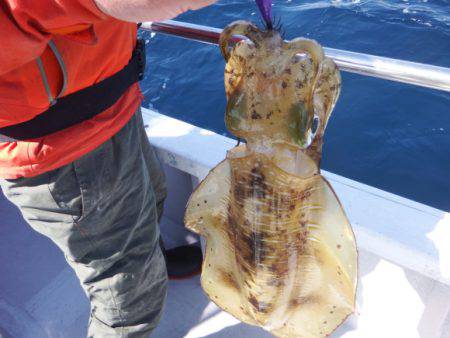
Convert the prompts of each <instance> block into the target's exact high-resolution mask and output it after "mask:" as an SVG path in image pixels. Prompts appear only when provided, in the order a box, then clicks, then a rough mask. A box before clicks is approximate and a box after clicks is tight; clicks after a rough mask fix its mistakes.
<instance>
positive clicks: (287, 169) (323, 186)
mask: <svg viewBox="0 0 450 338" xmlns="http://www.w3.org/2000/svg"><path fill="white" fill-rule="evenodd" d="M235 36H242V37H245V39H243V40H240V41H238V42H237V43H235V42H236V39H235V38H234V37H235ZM219 42H220V47H221V51H222V54H223V56H224V58H225V61H226V66H225V75H224V79H225V91H226V97H227V106H226V113H225V124H226V127H227V129H228V130H229V131H230V132H231V133H232V134H233V135H235V136H236V137H238V138H240V139H242V140H245V143H244V144H241V145H239V146H236V147H234V148H233V149H231V150H229V151H228V152H227V155H226V158H225V159H224V160H223V161H222V162H221V163H219V164H218V165H217V166H216V167H215V168H214V169H212V170H211V171H210V172H209V174H208V175H207V177H206V178H205V179H204V180H203V181H202V182H201V183H200V184H199V186H198V187H197V189H196V190H195V191H194V192H193V194H192V195H191V197H190V199H189V201H188V204H187V208H186V212H185V224H186V226H187V228H188V229H190V230H192V231H194V232H196V233H198V234H200V235H201V236H203V237H204V238H205V240H206V249H205V258H204V261H203V269H202V276H201V284H202V287H203V290H204V291H205V292H206V294H207V295H208V297H209V298H210V299H211V300H212V301H213V302H214V303H216V304H217V305H218V306H219V307H220V308H222V309H223V310H224V311H227V312H228V313H230V314H231V315H233V316H234V317H236V318H237V319H239V320H240V321H242V322H245V323H248V324H251V325H257V326H260V327H262V328H263V329H265V330H267V331H269V332H271V333H272V334H273V335H274V336H276V337H285V338H291V337H299V338H316V337H325V336H327V335H329V334H331V333H332V332H333V331H334V330H335V329H336V328H337V327H338V326H339V325H340V324H342V323H343V322H344V321H345V319H346V318H347V317H348V316H349V315H350V314H352V313H353V312H354V309H355V294H356V284H357V269H358V264H357V248H356V243H355V237H354V234H353V231H352V228H351V225H350V223H349V221H348V219H347V217H346V215H345V212H344V210H343V208H342V205H341V203H340V202H339V199H338V197H337V196H336V194H335V192H334V191H333V188H332V187H331V185H330V184H329V183H328V181H327V180H326V179H325V178H324V177H323V176H322V175H321V173H320V161H321V157H322V145H323V135H324V131H325V127H326V125H327V122H328V119H329V117H330V114H331V112H332V110H333V108H334V106H335V104H336V101H337V99H338V96H339V93H340V86H341V78H340V73H339V70H338V69H337V67H336V65H335V63H334V62H333V61H332V60H331V59H330V58H327V57H326V56H325V55H324V51H323V49H322V47H321V46H320V45H319V44H318V43H317V42H315V41H313V40H309V39H304V38H296V39H293V40H291V41H284V40H283V39H282V37H281V36H280V34H279V32H277V30H276V29H273V28H268V29H265V30H260V29H259V28H258V27H257V26H256V25H254V24H252V23H249V22H246V21H236V22H233V23H232V24H230V25H228V26H227V27H226V28H225V29H224V30H223V32H222V33H221V36H220V41H219ZM232 43H233V45H232Z"/></svg>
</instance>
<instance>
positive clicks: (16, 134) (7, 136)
mask: <svg viewBox="0 0 450 338" xmlns="http://www.w3.org/2000/svg"><path fill="white" fill-rule="evenodd" d="M144 70H145V43H144V42H143V41H142V40H138V41H137V44H136V48H135V50H134V51H133V56H132V58H131V60H130V62H129V63H128V64H127V65H126V66H125V67H124V68H123V69H122V70H120V71H119V72H117V73H116V74H114V75H112V76H110V77H108V78H106V79H104V80H103V81H101V82H99V83H96V84H94V85H92V86H89V87H87V88H84V89H81V90H79V91H77V92H75V93H72V94H69V95H67V96H64V97H62V98H60V99H58V101H57V102H56V103H55V104H54V105H52V106H51V107H50V108H49V109H47V110H46V111H45V112H43V113H41V114H39V115H37V116H36V117H34V118H33V119H31V120H28V121H25V122H22V123H19V124H15V125H12V126H8V127H4V128H0V142H14V141H23V140H29V139H34V138H40V137H44V136H46V135H49V134H52V133H55V132H57V131H60V130H63V129H66V128H69V127H71V126H73V125H76V124H78V123H81V122H83V121H86V120H89V119H91V118H92V117H94V116H96V115H98V114H100V113H102V112H104V111H105V110H106V109H108V108H109V107H111V106H113V105H114V103H115V102H117V100H119V98H120V97H121V96H122V95H123V94H124V93H125V91H126V90H127V89H128V88H129V87H130V86H131V85H132V84H134V83H136V82H138V81H139V80H142V78H143V76H144Z"/></svg>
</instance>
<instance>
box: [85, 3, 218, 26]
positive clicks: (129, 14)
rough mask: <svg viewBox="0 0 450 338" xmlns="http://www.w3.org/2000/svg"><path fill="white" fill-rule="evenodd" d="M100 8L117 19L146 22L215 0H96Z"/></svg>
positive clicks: (166, 17)
mask: <svg viewBox="0 0 450 338" xmlns="http://www.w3.org/2000/svg"><path fill="white" fill-rule="evenodd" d="M94 1H95V3H96V4H97V6H98V8H100V10H101V11H102V12H104V13H106V14H108V15H110V16H112V17H114V18H116V19H119V20H124V21H131V22H144V21H163V20H168V19H172V18H174V17H176V16H177V15H180V14H181V13H184V12H186V11H188V10H196V9H199V8H202V7H206V6H208V5H211V4H213V3H214V2H216V1H215V0H94Z"/></svg>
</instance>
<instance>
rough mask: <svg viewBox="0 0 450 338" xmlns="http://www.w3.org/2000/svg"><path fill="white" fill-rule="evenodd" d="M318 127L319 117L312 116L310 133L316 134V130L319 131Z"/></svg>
mask: <svg viewBox="0 0 450 338" xmlns="http://www.w3.org/2000/svg"><path fill="white" fill-rule="evenodd" d="M319 125H320V119H319V116H317V115H314V118H313V121H312V125H311V133H312V134H313V135H315V134H316V132H317V130H318V129H319Z"/></svg>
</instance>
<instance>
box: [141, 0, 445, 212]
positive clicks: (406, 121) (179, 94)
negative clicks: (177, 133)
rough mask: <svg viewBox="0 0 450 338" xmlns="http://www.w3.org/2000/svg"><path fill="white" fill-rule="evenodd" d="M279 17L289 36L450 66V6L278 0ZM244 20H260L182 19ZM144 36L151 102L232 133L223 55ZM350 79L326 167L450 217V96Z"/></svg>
mask: <svg viewBox="0 0 450 338" xmlns="http://www.w3.org/2000/svg"><path fill="white" fill-rule="evenodd" d="M273 10H274V15H275V16H276V17H277V18H279V19H280V20H281V22H282V24H283V28H284V30H285V31H286V38H287V39H292V38H294V37H298V36H303V37H308V38H313V39H315V40H317V41H318V42H319V43H321V44H322V45H323V46H327V47H332V48H339V49H345V50H350V51H355V52H362V53H369V54H375V55H380V56H386V57H392V58H399V59H404V60H409V61H415V62H423V63H428V64H433V65H438V66H444V67H450V0H384V1H382V0H371V1H369V0H353V1H351V0H339V1H338V0H322V1H313V0H305V1H303V0H281V1H277V0H275V1H274V6H273ZM237 19H244V20H251V21H254V22H256V23H259V22H260V18H259V14H258V12H257V9H256V5H255V4H254V2H253V1H244V0H242V1H238V0H235V1H225V0H223V1H219V2H217V3H216V4H215V5H213V6H211V7H208V8H206V9H202V10H200V11H197V12H189V13H185V14H183V15H182V16H180V17H178V18H177V20H181V21H187V22H191V23H197V24H203V25H209V26H213V27H218V28H223V27H224V26H226V25H227V24H228V23H230V22H232V21H234V20H237ZM144 35H145V37H146V39H147V42H148V44H147V52H148V70H147V77H146V79H145V80H144V81H143V83H142V89H143V92H144V94H145V97H146V99H145V102H144V105H145V106H146V107H153V108H155V109H157V110H159V111H160V112H162V113H164V114H167V115H169V116H172V117H175V118H178V119H182V120H185V121H188V122H190V123H193V124H195V125H197V126H201V127H203V128H206V129H210V130H213V131H215V132H217V133H220V134H224V135H228V134H227V131H226V129H225V126H224V122H223V116H224V110H225V103H226V101H225V93H224V87H223V69H224V62H223V59H222V56H221V54H220V51H219V48H218V47H217V46H212V45H206V44H201V43H198V42H192V41H187V40H183V39H180V38H175V37H168V36H164V35H160V34H156V35H155V34H150V33H145V34H144ZM342 76H343V84H342V92H341V96H340V99H339V101H338V103H337V106H336V108H335V110H334V112H333V115H332V117H331V119H330V122H329V124H328V128H327V132H326V133H325V146H324V159H323V165H322V167H323V168H324V169H326V170H329V171H331V172H333V173H336V174H340V175H342V176H345V177H348V178H351V179H354V180H357V181H360V182H363V183H366V184H368V185H371V186H375V187H377V188H381V189H383V190H387V191H389V192H392V193H395V194H398V195H401V196H404V197H407V198H409V199H412V200H415V201H419V202H422V203H425V204H428V205H431V206H434V207H437V208H440V209H443V210H446V211H450V93H445V92H442V91H437V90H431V89H425V88H419V87H414V86H411V85H405V84H400V83H394V82H390V81H385V80H381V79H375V78H370V77H363V76H360V75H356V74H350V73H342Z"/></svg>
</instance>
